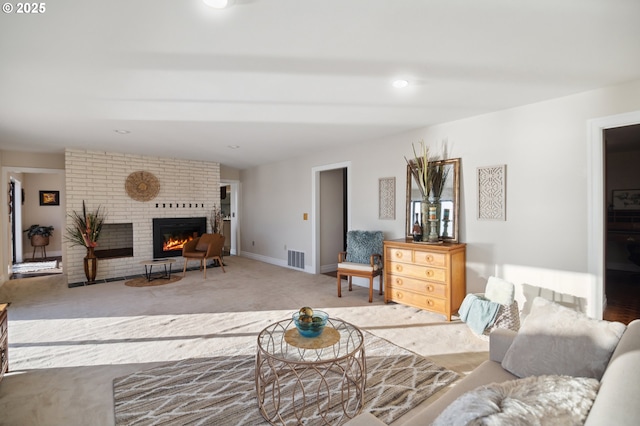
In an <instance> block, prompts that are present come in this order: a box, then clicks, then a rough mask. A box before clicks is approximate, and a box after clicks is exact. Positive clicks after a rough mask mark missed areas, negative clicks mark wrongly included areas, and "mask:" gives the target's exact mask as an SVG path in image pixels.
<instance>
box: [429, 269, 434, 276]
mask: <svg viewBox="0 0 640 426" xmlns="http://www.w3.org/2000/svg"><path fill="white" fill-rule="evenodd" d="M433 275H434V273H433V271H432V270H431V269H427V276H428V277H433Z"/></svg>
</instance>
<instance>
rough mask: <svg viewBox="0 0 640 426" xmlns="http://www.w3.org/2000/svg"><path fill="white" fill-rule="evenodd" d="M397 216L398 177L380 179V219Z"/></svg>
mask: <svg viewBox="0 0 640 426" xmlns="http://www.w3.org/2000/svg"><path fill="white" fill-rule="evenodd" d="M395 218H396V178H395V177H387V178H380V179H378V219H381V220H395Z"/></svg>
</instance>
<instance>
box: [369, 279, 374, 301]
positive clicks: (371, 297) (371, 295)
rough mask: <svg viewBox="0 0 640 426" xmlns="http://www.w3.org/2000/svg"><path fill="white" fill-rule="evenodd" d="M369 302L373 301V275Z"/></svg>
mask: <svg viewBox="0 0 640 426" xmlns="http://www.w3.org/2000/svg"><path fill="white" fill-rule="evenodd" d="M369 303H373V277H369Z"/></svg>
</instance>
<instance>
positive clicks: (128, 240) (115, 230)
mask: <svg viewBox="0 0 640 426" xmlns="http://www.w3.org/2000/svg"><path fill="white" fill-rule="evenodd" d="M95 255H96V257H97V258H99V259H113V258H118V257H133V224H132V223H105V224H103V225H102V231H101V232H100V239H99V240H98V246H97V247H96V250H95Z"/></svg>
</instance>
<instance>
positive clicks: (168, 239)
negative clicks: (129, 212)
mask: <svg viewBox="0 0 640 426" xmlns="http://www.w3.org/2000/svg"><path fill="white" fill-rule="evenodd" d="M205 232H207V218H206V217H174V218H158V219H153V258H154V259H159V258H164V257H175V256H181V255H182V247H183V246H184V244H186V243H187V242H189V241H191V240H193V239H194V238H197V237H199V236H200V235H202V234H204V233H205Z"/></svg>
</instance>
